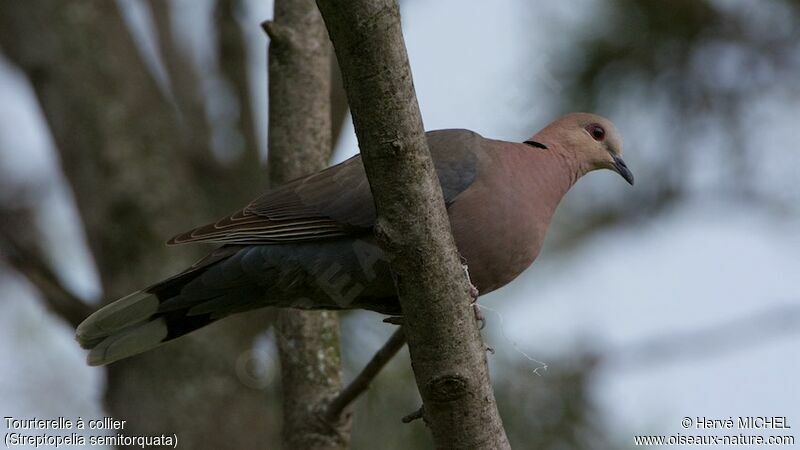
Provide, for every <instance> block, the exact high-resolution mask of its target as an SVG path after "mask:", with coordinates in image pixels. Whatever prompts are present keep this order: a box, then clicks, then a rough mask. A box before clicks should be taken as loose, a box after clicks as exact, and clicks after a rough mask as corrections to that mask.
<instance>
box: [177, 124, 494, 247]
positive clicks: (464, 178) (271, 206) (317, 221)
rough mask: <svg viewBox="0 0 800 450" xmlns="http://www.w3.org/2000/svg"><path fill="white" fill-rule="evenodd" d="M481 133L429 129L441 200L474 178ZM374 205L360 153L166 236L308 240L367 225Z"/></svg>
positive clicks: (184, 240) (227, 241)
mask: <svg viewBox="0 0 800 450" xmlns="http://www.w3.org/2000/svg"><path fill="white" fill-rule="evenodd" d="M482 141H483V138H482V137H480V136H479V135H477V134H475V133H473V132H471V131H467V130H441V131H435V132H431V133H428V143H429V145H430V149H431V155H432V156H433V160H434V165H435V166H436V171H437V174H438V176H439V181H440V183H441V185H442V192H443V193H444V196H445V202H446V203H447V204H448V206H449V204H450V203H452V202H453V201H454V200H455V197H457V196H458V194H460V193H461V192H462V191H464V190H465V189H466V188H467V187H469V185H471V184H472V182H473V181H474V179H475V177H476V174H477V170H478V157H477V156H476V152H477V149H479V147H480V145H481V142H482ZM374 223H375V206H374V204H373V202H372V194H371V192H370V189H369V184H368V182H367V177H366V174H365V172H364V166H363V164H362V163H361V157H360V156H354V157H352V158H350V159H348V160H347V161H344V162H343V163H341V164H337V165H335V166H332V167H329V168H327V169H325V170H322V171H320V172H317V173H315V174H312V175H309V176H307V177H304V178H300V179H297V180H294V181H291V182H289V183H287V184H285V185H283V186H279V187H277V188H275V189H273V190H271V191H269V192H266V193H265V194H263V195H261V196H260V197H258V198H256V199H255V200H253V201H252V202H250V204H248V205H247V206H246V207H245V208H243V209H241V210H239V211H236V212H234V213H233V214H231V215H230V216H227V217H224V218H222V219H220V220H218V221H217V222H215V223H211V224H208V225H204V226H201V227H198V228H195V229H193V230H190V231H187V232H185V233H182V234H179V235H177V236H175V237H173V238H172V239H170V240H169V241H168V242H167V244H169V245H175V244H184V243H189V242H215V243H220V244H239V245H258V244H278V243H291V242H307V241H313V240H320V239H333V238H339V237H344V236H352V235H356V234H359V233H365V232H368V231H369V230H371V228H372V226H373V224H374Z"/></svg>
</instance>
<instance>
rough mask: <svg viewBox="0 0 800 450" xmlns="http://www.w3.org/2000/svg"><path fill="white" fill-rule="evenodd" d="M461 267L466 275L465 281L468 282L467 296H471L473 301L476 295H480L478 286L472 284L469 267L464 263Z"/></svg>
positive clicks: (476, 297)
mask: <svg viewBox="0 0 800 450" xmlns="http://www.w3.org/2000/svg"><path fill="white" fill-rule="evenodd" d="M461 267H462V268H463V269H464V275H466V276H467V283H468V284H469V296H470V298H472V301H473V303H474V302H475V301H476V300H478V296H479V295H480V291H478V288H477V287H475V285H474V284H472V279H471V278H470V277H469V267H467V265H466V264H461Z"/></svg>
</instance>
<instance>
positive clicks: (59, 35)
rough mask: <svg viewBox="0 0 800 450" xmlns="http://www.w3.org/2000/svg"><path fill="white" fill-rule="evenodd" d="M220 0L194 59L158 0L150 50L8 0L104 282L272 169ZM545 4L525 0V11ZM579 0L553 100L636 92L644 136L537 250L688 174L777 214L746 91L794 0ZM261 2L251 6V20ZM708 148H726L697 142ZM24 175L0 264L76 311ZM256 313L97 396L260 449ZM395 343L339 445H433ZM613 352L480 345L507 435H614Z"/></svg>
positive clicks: (337, 110)
mask: <svg viewBox="0 0 800 450" xmlns="http://www.w3.org/2000/svg"><path fill="white" fill-rule="evenodd" d="M213 4H214V9H213V11H214V14H213V16H212V26H211V29H212V30H213V32H212V33H210V34H209V36H208V37H207V45H208V46H209V47H210V48H211V51H210V53H211V55H212V58H211V59H210V62H209V61H206V62H205V63H202V64H198V63H197V57H196V55H195V56H193V55H192V54H191V49H190V48H187V46H186V45H181V41H180V39H178V36H179V35H180V32H179V31H180V30H178V29H177V28H176V27H177V25H176V24H179V23H180V20H181V18H180V17H175V16H174V14H175V7H174V5H172V4H170V2H169V1H167V0H150V1H148V2H147V3H143V5H146V6H147V7H148V8H149V10H150V11H151V12H152V17H153V24H154V29H153V30H152V32H151V33H150V37H151V39H152V40H153V42H155V44H156V49H157V53H156V54H157V55H160V58H156V62H155V63H154V62H153V60H152V58H150V57H148V56H147V54H148V53H147V52H145V51H143V48H145V47H146V45H144V44H143V43H142V42H141V40H140V39H139V38H137V37H136V36H135V34H132V33H131V27H130V25H129V23H128V22H126V21H125V20H123V15H122V14H121V12H120V10H119V9H118V8H117V4H116V3H115V2H109V1H103V0H75V1H69V2H56V3H54V2H46V1H44V0H27V1H4V2H3V3H2V4H0V50H2V53H3V55H4V56H5V57H6V58H8V59H9V60H10V61H11V62H12V63H13V64H15V65H16V66H17V67H19V68H20V69H22V71H23V72H24V73H25V75H26V76H27V77H28V79H29V80H30V82H31V84H32V86H33V88H34V90H35V93H36V96H37V99H38V101H39V104H40V106H41V109H42V112H43V115H44V117H45V118H46V120H47V125H48V127H49V129H50V132H51V133H52V135H53V138H54V141H55V144H56V147H57V149H58V152H59V158H60V163H61V169H62V170H63V172H64V174H65V175H66V179H67V180H68V182H69V187H70V189H71V191H72V193H73V194H74V197H75V201H76V205H77V208H78V210H79V211H80V215H81V219H82V221H83V225H84V227H85V233H86V236H87V238H88V243H89V246H90V248H91V251H92V254H93V257H94V258H95V261H96V265H97V267H98V268H99V272H100V278H101V281H102V286H103V290H104V294H103V297H104V298H106V299H113V298H118V297H119V296H121V295H123V294H125V293H127V292H129V291H131V290H133V289H135V288H139V287H141V286H143V285H147V284H149V283H151V282H153V281H154V280H158V279H161V278H163V277H165V276H168V275H171V274H173V273H175V272H176V271H178V270H180V269H181V268H183V267H184V266H185V265H187V264H188V263H191V262H192V260H193V259H195V258H197V257H199V256H200V255H202V254H203V252H204V251H206V250H207V248H199V249H198V248H181V249H172V250H168V249H166V248H165V247H164V246H163V241H164V240H165V239H166V238H168V237H169V236H171V235H172V234H174V233H176V232H178V231H182V230H185V229H188V228H189V227H190V226H192V225H196V224H199V223H203V222H204V221H207V220H211V219H215V218H217V217H219V216H222V215H223V214H226V213H229V212H230V211H232V210H233V209H234V208H235V207H237V206H239V205H241V204H243V203H244V202H245V201H247V200H250V199H251V198H252V197H253V196H254V195H255V194H256V193H258V192H259V191H260V190H261V189H262V188H263V187H265V186H266V185H267V183H266V182H267V180H266V179H265V178H264V174H265V173H266V171H265V170H264V168H263V161H264V160H265V159H264V158H263V155H261V154H260V152H259V148H258V147H259V142H261V140H260V139H259V138H258V135H257V134H258V130H259V129H260V128H259V127H258V126H257V124H256V123H255V119H254V117H255V116H254V114H253V113H252V111H253V108H252V107H251V105H252V104H253V102H260V101H263V99H259V98H254V95H253V93H252V89H251V88H250V86H251V84H250V82H249V81H248V69H247V68H248V65H247V64H248V59H249V58H250V56H248V52H247V44H248V43H247V42H246V41H245V38H244V35H243V34H242V29H241V24H240V21H241V19H242V17H241V15H242V11H244V9H243V8H244V7H243V3H242V2H240V1H237V0H218V1H215V2H213ZM539 6H540V2H538V1H537V2H529V3H526V6H524V7H526V8H530V11H529V14H533V15H535V14H536V11H537V9H538V8H539ZM589 8H590V10H591V12H590V13H588V14H587V16H588V18H587V20H589V21H590V22H591V23H592V24H594V25H593V26H587V27H584V28H582V29H580V30H576V31H574V32H570V33H567V34H568V36H562V37H561V38H560V39H563V42H562V41H559V42H558V47H560V48H562V49H563V52H562V53H560V55H562V56H563V57H560V58H559V59H558V60H557V61H556V62H555V63H553V64H551V65H550V66H549V67H548V70H549V71H550V72H551V74H552V76H553V78H554V79H556V80H557V81H558V89H556V90H554V91H553V92H552V95H553V98H552V99H550V103H551V104H552V105H553V107H554V108H556V109H559V110H564V111H566V110H591V111H597V112H599V113H602V114H604V115H608V116H612V117H615V118H616V117H617V116H618V115H620V114H623V112H622V111H633V112H629V114H636V113H637V112H638V111H641V110H647V111H648V112H649V115H648V119H647V120H644V121H643V123H644V124H645V125H644V126H646V129H645V130H644V132H641V130H640V132H639V133H638V135H640V136H641V135H644V136H648V137H649V139H650V141H649V142H638V143H634V142H630V141H629V142H627V146H628V149H629V150H632V151H631V152H630V153H628V155H630V160H629V164H630V165H631V166H632V167H633V169H634V171H635V172H636V176H637V188H636V189H635V191H632V192H626V194H625V195H615V194H618V193H620V192H622V191H621V190H622V189H623V187H622V186H616V185H615V186H612V185H610V184H609V185H606V184H603V183H604V181H605V180H602V179H599V180H586V181H585V182H582V186H579V187H580V188H581V189H582V191H581V192H582V193H581V194H580V195H573V196H572V197H571V199H570V201H569V203H568V204H565V205H564V207H563V208H562V210H561V211H560V212H559V215H558V217H557V221H556V223H554V224H553V227H552V232H551V237H550V241H549V244H548V245H549V246H550V248H549V251H552V252H559V251H565V250H567V249H571V248H575V247H577V246H579V245H580V244H581V243H583V242H586V241H587V240H588V239H589V238H590V237H591V236H592V235H594V234H595V233H597V232H598V231H599V230H601V229H603V228H604V227H608V226H612V225H615V224H618V223H621V222H625V221H631V220H636V219H641V218H645V217H652V216H654V215H658V214H661V213H663V212H665V211H668V210H669V208H671V207H673V206H674V205H675V204H677V203H678V202H682V201H686V200H687V199H688V197H689V196H690V195H694V194H695V193H697V192H702V193H708V192H715V193H723V194H722V195H723V196H730V197H734V198H736V199H738V200H741V201H746V202H758V203H759V204H761V205H763V206H764V207H768V208H772V209H774V210H775V211H776V212H777V213H781V212H783V211H786V210H793V211H795V212H796V211H797V205H798V204H800V201H799V200H800V197H798V190H797V189H791V188H787V186H788V183H792V182H793V177H792V176H791V174H790V173H789V172H788V171H791V170H794V171H795V174H794V175H796V167H795V168H791V167H782V166H781V167H775V165H774V164H771V163H770V162H769V161H771V159H770V158H769V156H770V155H764V154H762V153H760V152H761V151H762V149H761V148H760V147H759V144H760V143H758V142H753V141H752V139H751V138H750V133H749V129H750V128H751V127H754V126H758V125H759V123H761V122H762V121H769V120H772V119H773V117H772V116H771V114H780V112H771V110H769V108H766V107H765V106H764V105H763V104H761V103H760V98H762V97H763V96H764V95H765V94H766V93H771V94H773V95H781V93H782V89H787V88H786V86H794V85H796V79H797V74H798V73H800V55H798V52H797V42H798V41H800V27H798V26H797V25H796V24H797V23H800V2H798V1H790V0H775V1H772V2H751V3H748V4H745V5H744V6H742V3H737V2H726V1H722V0H720V1H712V0H680V1H672V2H669V3H665V2H655V1H637V0H607V1H603V2H595V3H594V4H593V5H592V6H591V7H589ZM263 19H264V18H263V17H247V18H246V19H245V20H246V21H247V22H248V24H252V25H257V23H259V22H260V21H261V20H263ZM184 25H186V24H185V23H184ZM532 31H535V30H532ZM536 38H537V39H541V38H542V37H541V36H539V37H536ZM549 39H555V38H554V37H552V36H550V37H549ZM250 44H252V43H250ZM258 45H259V46H262V47H264V49H265V48H266V47H265V45H264V43H258ZM201 60H202V59H201ZM533 61H536V59H535V58H533ZM158 67H161V70H163V73H164V74H165V76H159V70H158ZM334 72H336V71H335V70H334ZM536 100H537V101H538V100H540V99H536ZM531 102H532V103H535V102H534V100H533V99H532V100H531ZM632 104H634V105H637V107H636V108H631V107H630V105H632ZM333 109H334V112H333V114H334V120H333V123H334V130H335V131H334V133H335V134H336V133H338V131H339V129H340V128H341V124H342V121H343V120H344V119H343V118H344V117H345V111H346V105H344V99H343V97H342V95H341V91H336V92H335V93H334V103H333ZM553 115H554V114H553ZM710 130H714V131H713V132H712V131H710ZM711 144H713V145H711ZM698 146H707V148H708V151H703V152H700V151H698ZM712 149H719V150H716V151H719V152H723V153H722V154H721V155H716V156H714V155H712V156H709V154H710V152H712ZM15 151H16V150H15ZM783 151H786V152H790V151H794V149H784V150H783ZM712 158H713V160H712ZM627 159H628V156H627V155H626V160H627ZM712 161H713V162H712ZM709 164H714V168H713V170H710V173H711V174H710V175H709V174H708V173H709V170H708V169H709V168H708V165H709ZM700 168H702V169H703V171H700V170H698V169H700ZM640 180H641V181H640ZM24 181H25V180H18V179H12V178H6V179H2V180H0V191H2V195H0V202H2V205H0V209H2V212H3V215H2V235H0V236H3V237H4V238H3V239H2V242H3V245H2V247H0V249H2V252H3V254H2V260H3V261H4V262H5V265H3V266H0V269H2V270H5V271H13V270H16V271H18V272H20V273H21V274H22V275H26V276H27V278H28V280H29V281H30V282H31V284H32V285H34V286H35V287H37V288H38V289H39V290H40V295H41V297H42V298H43V300H44V301H45V302H46V303H48V304H49V305H50V306H51V308H52V310H53V311H55V312H56V313H57V314H59V315H60V316H61V317H63V318H64V319H65V320H66V321H68V322H70V323H71V324H73V325H74V324H75V322H76V317H77V316H80V315H81V314H82V313H83V312H85V311H86V310H87V308H86V307H85V306H83V307H82V306H81V304H80V303H76V302H78V301H79V300H78V299H77V298H76V297H75V295H74V294H71V293H70V292H69V289H66V288H64V287H63V286H60V284H59V277H58V276H57V275H56V274H55V273H54V270H53V269H52V268H51V266H50V264H49V262H48V261H49V260H48V258H47V254H49V253H51V252H58V251H59V250H58V248H46V243H47V242H48V241H47V240H46V239H45V238H44V237H43V236H45V235H46V234H48V233H51V232H52V230H47V229H45V230H33V229H31V227H30V220H31V219H30V218H31V217H32V216H34V215H36V214H37V213H38V212H37V210H38V208H39V205H40V204H41V203H40V202H41V198H40V192H39V190H38V189H37V187H36V186H30V185H25V183H24ZM617 189H620V190H619V191H617ZM20 218H23V219H20ZM53 226H56V225H53ZM9 236H10V238H9ZM57 245H58V243H56V246H57ZM270 314H271V313H270V311H264V312H258V313H249V314H247V315H245V316H242V317H235V318H231V319H228V320H225V321H222V322H220V323H217V324H216V325H214V326H212V327H208V328H207V329H204V330H203V331H201V332H198V333H194V334H192V335H191V336H189V337H187V338H185V339H181V340H180V341H178V342H176V343H174V344H170V345H167V346H164V347H161V348H159V349H158V350H156V351H152V352H148V353H146V354H143V355H140V356H138V357H136V358H132V359H130V360H129V361H123V362H120V363H118V364H115V365H112V366H110V367H109V368H108V369H107V372H108V373H107V386H106V392H107V393H106V403H107V410H108V412H109V414H112V415H114V416H116V417H119V418H126V419H128V420H129V424H130V428H127V427H126V431H128V432H130V434H161V433H167V434H172V433H177V434H178V435H179V437H180V439H181V440H180V443H181V445H182V446H184V447H186V448H257V447H260V446H263V443H265V442H267V443H270V445H269V448H278V447H279V444H278V443H279V442H280V439H279V434H280V423H279V422H280V386H279V383H277V377H274V376H271V375H270V372H269V371H270V370H271V369H270V368H269V364H267V362H268V360H269V359H270V357H268V356H264V355H265V354H269V352H266V353H264V352H260V351H254V350H252V346H253V342H254V340H256V338H258V337H261V339H262V341H261V342H262V343H263V340H264V336H265V334H264V332H265V330H266V329H267V328H268V321H269V319H270V317H269V315H270ZM490 320H491V319H490ZM372 322H377V319H376V317H375V316H371V315H364V314H351V315H350V317H348V318H347V320H346V322H345V324H344V326H343V333H344V336H343V349H344V350H343V353H344V356H345V363H346V373H349V374H350V375H352V374H353V373H354V372H355V371H356V370H358V368H359V367H360V366H361V365H362V364H363V362H364V360H365V359H366V358H367V357H368V356H369V353H370V352H369V350H371V349H369V348H365V347H368V346H366V345H364V341H365V340H366V339H365V337H366V338H373V340H375V337H376V336H386V335H388V332H389V331H390V330H388V329H385V327H381V328H376V327H378V326H379V325H371V323H372ZM348 329H350V330H351V331H349V332H348ZM352 330H357V331H352ZM364 330H367V331H364ZM76 345H77V344H76ZM540 345H544V344H540ZM243 355H245V356H247V355H251V356H252V357H253V358H254V361H255V360H256V359H257V361H255V362H256V363H257V365H258V367H262V366H263V368H264V370H265V372H263V373H262V372H258V371H257V372H258V373H254V377H255V378H254V379H253V380H249V381H254V382H249V381H248V380H243V379H242V377H241V373H238V374H237V367H239V368H240V369H241V367H242V366H241V365H242V356H243ZM406 355H407V353H403V355H401V356H400V357H398V358H396V360H395V361H394V362H393V363H392V364H391V365H390V366H389V367H388V368H387V370H386V371H385V373H383V374H382V375H381V376H379V377H378V378H377V380H376V381H375V383H374V384H373V387H372V389H371V390H370V391H369V392H368V393H367V394H366V395H365V398H364V399H362V400H360V401H359V402H358V404H357V408H356V413H355V415H354V422H353V437H352V446H353V448H371V447H374V445H375V443H376V442H379V443H381V448H386V449H391V448H397V449H401V448H402V449H406V448H429V447H430V446H431V441H430V437H429V435H428V433H427V432H426V431H425V430H424V424H422V423H421V421H416V422H414V423H411V424H408V425H403V424H401V423H400V421H399V419H400V417H402V416H404V415H406V414H408V413H410V412H412V411H413V410H415V409H416V408H417V407H418V406H419V397H418V394H417V392H416V388H415V386H414V383H413V376H412V374H411V371H410V368H409V367H408V358H407V356H406ZM607 356H608V355H605V354H600V353H598V352H597V351H596V349H593V348H588V349H580V350H575V351H574V354H565V355H554V356H553V357H552V358H550V359H549V366H550V369H549V370H548V371H546V372H544V375H543V376H536V374H533V373H532V371H531V368H530V367H529V366H528V365H527V364H526V361H524V360H523V362H522V363H521V362H520V361H519V360H521V359H522V358H521V357H519V355H515V356H514V357H511V358H508V357H500V356H499V355H497V356H495V357H493V358H492V362H493V364H495V366H496V367H495V369H496V368H497V367H499V366H502V367H503V369H504V370H503V371H502V372H503V374H502V376H495V377H494V383H495V389H496V392H497V398H498V404H499V406H500V409H501V414H502V417H503V419H504V422H505V428H506V430H507V432H508V435H509V439H510V440H511V443H512V446H513V447H514V448H531V449H533V448H536V449H564V448H581V449H584V448H622V447H623V445H622V444H620V442H619V440H618V438H617V437H615V436H609V435H608V432H607V431H606V427H605V426H604V423H603V418H602V417H599V415H598V412H597V409H596V406H595V403H594V402H595V400H594V397H593V393H592V392H591V385H592V379H593V377H595V376H596V372H597V370H598V369H597V367H598V366H597V364H598V362H602V361H603V360H604V358H606V357H607ZM247 357H250V356H247ZM273 359H274V358H273ZM249 362H250V361H249V360H248V361H245V363H249ZM262 381H265V382H262ZM273 443H274V444H273Z"/></svg>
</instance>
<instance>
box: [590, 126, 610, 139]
mask: <svg viewBox="0 0 800 450" xmlns="http://www.w3.org/2000/svg"><path fill="white" fill-rule="evenodd" d="M586 131H588V132H589V134H590V135H592V138H593V139H594V140H595V141H602V140H603V139H605V138H606V130H604V129H603V127H601V126H600V125H597V124H594V125H589V126H588V127H586Z"/></svg>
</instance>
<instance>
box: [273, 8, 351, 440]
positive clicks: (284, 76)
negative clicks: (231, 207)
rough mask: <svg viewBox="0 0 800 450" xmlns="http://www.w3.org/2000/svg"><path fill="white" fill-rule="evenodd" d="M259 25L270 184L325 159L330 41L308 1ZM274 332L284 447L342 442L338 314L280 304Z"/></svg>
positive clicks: (346, 423)
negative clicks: (335, 402)
mask: <svg viewBox="0 0 800 450" xmlns="http://www.w3.org/2000/svg"><path fill="white" fill-rule="evenodd" d="M263 26H264V29H265V31H267V33H268V34H269V36H270V37H271V38H272V40H271V41H270V45H269V118H270V119H269V135H268V139H269V153H268V162H267V164H268V167H269V179H270V184H272V185H273V186H275V185H279V184H282V183H284V182H286V181H288V180H291V179H294V178H297V177H299V176H302V175H305V174H308V173H311V172H314V171H317V170H321V169H323V168H324V167H325V166H327V164H328V161H329V160H330V154H331V150H332V146H331V113H330V99H329V97H330V78H331V77H330V46H329V45H328V40H327V38H326V35H325V26H324V24H323V22H322V18H321V17H320V15H319V12H318V11H317V8H316V6H315V5H314V2H313V0H276V2H275V16H274V21H273V22H268V23H265V24H264V25H263ZM277 335H278V352H279V354H280V360H281V378H282V381H283V385H282V390H283V415H284V423H283V444H284V448H288V449H340V448H346V447H347V445H348V442H349V439H350V420H349V417H348V418H344V420H340V421H336V422H329V421H326V420H324V419H323V414H324V409H323V408H324V407H325V405H326V404H327V401H328V400H329V399H330V398H332V397H334V396H336V395H337V394H338V392H339V391H340V389H341V386H342V381H341V376H342V374H341V356H340V351H339V322H338V316H337V314H336V313H335V312H330V311H299V310H288V309H287V310H281V311H280V312H279V314H278V324H277Z"/></svg>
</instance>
